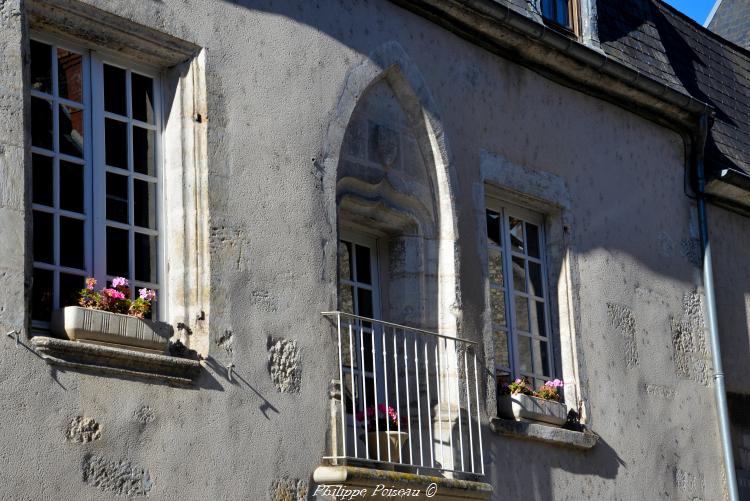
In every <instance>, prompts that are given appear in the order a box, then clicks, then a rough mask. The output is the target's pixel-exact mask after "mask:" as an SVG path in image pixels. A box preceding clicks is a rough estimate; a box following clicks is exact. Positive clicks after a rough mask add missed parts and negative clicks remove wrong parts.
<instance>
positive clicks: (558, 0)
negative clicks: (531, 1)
mask: <svg viewBox="0 0 750 501" xmlns="http://www.w3.org/2000/svg"><path fill="white" fill-rule="evenodd" d="M572 4H573V0H542V16H543V17H544V18H545V19H547V20H549V21H553V22H554V23H556V24H559V25H560V26H563V27H565V28H568V29H572V28H573V24H572V23H571V19H572V11H573V5H572Z"/></svg>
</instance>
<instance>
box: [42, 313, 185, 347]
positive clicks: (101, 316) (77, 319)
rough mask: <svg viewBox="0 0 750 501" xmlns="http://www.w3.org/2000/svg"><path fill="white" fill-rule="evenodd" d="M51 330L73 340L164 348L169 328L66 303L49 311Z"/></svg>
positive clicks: (166, 325) (162, 324) (166, 343)
mask: <svg viewBox="0 0 750 501" xmlns="http://www.w3.org/2000/svg"><path fill="white" fill-rule="evenodd" d="M52 331H53V332H54V333H55V334H56V335H58V336H64V337H67V338H68V339H71V340H73V341H91V342H95V343H107V344H119V345H126V346H130V347H136V348H142V349H148V350H155V351H160V352H161V351H164V350H165V349H166V348H167V345H168V344H169V338H170V337H172V328H171V326H170V325H168V324H165V323H164V322H155V321H152V320H144V319H141V318H136V317H131V316H130V315H121V314H119V313H110V312H108V311H101V310H92V309H90V308H81V307H80V306H68V307H65V308H61V309H59V310H55V311H54V312H53V313H52Z"/></svg>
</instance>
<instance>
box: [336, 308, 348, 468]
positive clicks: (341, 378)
mask: <svg viewBox="0 0 750 501" xmlns="http://www.w3.org/2000/svg"><path fill="white" fill-rule="evenodd" d="M336 332H337V333H338V339H339V401H340V402H341V442H342V443H343V450H344V454H343V456H344V457H346V410H345V409H344V359H343V358H342V355H341V314H340V313H336ZM337 455H338V454H337Z"/></svg>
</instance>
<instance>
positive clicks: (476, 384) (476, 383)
mask: <svg viewBox="0 0 750 501" xmlns="http://www.w3.org/2000/svg"><path fill="white" fill-rule="evenodd" d="M474 349H475V350H476V348H474ZM474 396H476V399H477V428H478V430H477V431H478V432H479V433H478V435H479V464H480V465H482V475H484V451H483V450H482V426H481V421H480V419H481V418H480V417H479V378H478V377H477V352H476V351H474Z"/></svg>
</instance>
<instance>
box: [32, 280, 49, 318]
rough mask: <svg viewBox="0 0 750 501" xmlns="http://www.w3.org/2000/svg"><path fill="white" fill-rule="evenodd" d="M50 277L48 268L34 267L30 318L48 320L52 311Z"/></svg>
mask: <svg viewBox="0 0 750 501" xmlns="http://www.w3.org/2000/svg"><path fill="white" fill-rule="evenodd" d="M52 278H53V272H51V271H50V270H40V269H38V268H34V284H33V286H32V290H31V318H33V319H34V320H42V321H45V322H47V321H49V319H50V314H51V313H52Z"/></svg>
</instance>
